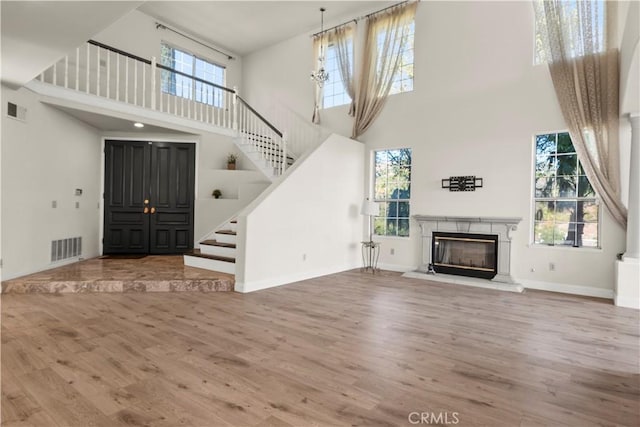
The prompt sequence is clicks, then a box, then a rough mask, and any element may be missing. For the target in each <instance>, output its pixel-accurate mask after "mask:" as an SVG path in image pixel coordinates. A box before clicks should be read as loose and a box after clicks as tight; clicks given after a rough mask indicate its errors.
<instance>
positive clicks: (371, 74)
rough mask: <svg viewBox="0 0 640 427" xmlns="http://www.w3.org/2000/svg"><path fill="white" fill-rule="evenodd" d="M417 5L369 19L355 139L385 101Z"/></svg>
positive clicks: (357, 105) (370, 123) (359, 83)
mask: <svg viewBox="0 0 640 427" xmlns="http://www.w3.org/2000/svg"><path fill="white" fill-rule="evenodd" d="M417 6H418V3H417V2H412V3H404V4H400V5H398V6H396V7H393V8H391V9H389V10H386V11H383V12H380V13H376V14H374V15H371V16H369V17H368V18H367V30H366V40H365V46H364V52H363V61H362V72H361V74H360V79H359V81H358V82H357V85H356V87H357V89H356V97H355V100H356V102H355V120H354V124H353V132H352V135H351V137H352V138H357V137H358V136H360V135H362V134H363V133H364V132H365V131H366V130H367V129H368V128H369V126H371V125H372V124H373V122H374V120H375V119H376V118H377V117H378V115H379V114H380V112H381V111H382V108H383V107H384V104H385V103H386V100H387V96H388V95H389V91H390V90H391V85H392V84H393V80H394V77H395V75H396V73H397V71H398V66H399V64H400V58H401V55H402V51H403V47H404V41H405V40H406V38H407V35H408V34H409V30H410V27H409V25H410V24H411V22H412V21H413V20H414V17H415V11H416V7H417Z"/></svg>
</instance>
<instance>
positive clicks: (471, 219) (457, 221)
mask: <svg viewBox="0 0 640 427" xmlns="http://www.w3.org/2000/svg"><path fill="white" fill-rule="evenodd" d="M413 218H414V219H415V220H416V221H418V224H419V225H420V230H421V232H422V264H421V265H420V267H419V269H418V271H420V272H422V273H426V272H427V271H428V268H429V264H430V263H431V248H432V236H433V232H434V231H445V232H454V233H476V234H495V235H497V236H498V274H497V275H496V276H495V277H494V278H493V279H491V280H492V281H494V282H502V283H508V284H513V285H518V284H517V283H516V282H515V281H514V280H513V277H511V238H512V235H511V234H512V232H514V231H516V230H517V229H518V224H519V223H520V221H522V218H516V217H494V216H483V217H478V216H449V215H446V216H445V215H414V216H413Z"/></svg>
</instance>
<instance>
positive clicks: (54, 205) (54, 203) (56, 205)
mask: <svg viewBox="0 0 640 427" xmlns="http://www.w3.org/2000/svg"><path fill="white" fill-rule="evenodd" d="M51 207H52V208H54V209H55V208H57V207H58V201H57V200H53V201H52V202H51Z"/></svg>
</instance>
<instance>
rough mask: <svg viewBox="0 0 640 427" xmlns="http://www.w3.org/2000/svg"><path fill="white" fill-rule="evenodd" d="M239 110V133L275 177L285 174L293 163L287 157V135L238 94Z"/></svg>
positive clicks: (237, 103) (236, 96)
mask: <svg viewBox="0 0 640 427" xmlns="http://www.w3.org/2000/svg"><path fill="white" fill-rule="evenodd" d="M235 98H236V100H237V101H236V105H237V109H238V128H237V130H238V132H239V134H240V136H242V138H243V140H244V144H246V145H249V146H250V147H251V148H252V149H253V151H254V152H256V153H259V154H260V157H261V159H262V160H264V161H265V162H266V164H267V165H268V167H269V168H270V169H272V170H273V174H274V175H281V174H283V173H284V172H285V171H286V169H287V167H288V166H289V163H291V162H292V161H293V159H291V158H290V157H288V156H287V139H286V137H285V134H284V133H283V132H281V131H280V130H278V128H276V127H275V126H274V125H272V124H271V123H270V122H269V121H267V120H266V119H265V118H264V117H262V116H261V115H260V113H258V112H257V111H256V110H254V109H253V108H252V107H251V106H250V105H249V104H248V103H247V102H246V101H245V100H244V99H242V98H241V97H240V96H239V95H238V94H237V92H236V95H235Z"/></svg>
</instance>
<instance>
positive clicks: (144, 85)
mask: <svg viewBox="0 0 640 427" xmlns="http://www.w3.org/2000/svg"><path fill="white" fill-rule="evenodd" d="M146 70H147V66H146V65H145V64H142V108H145V107H146V106H147V82H146V78H145V74H146Z"/></svg>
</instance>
